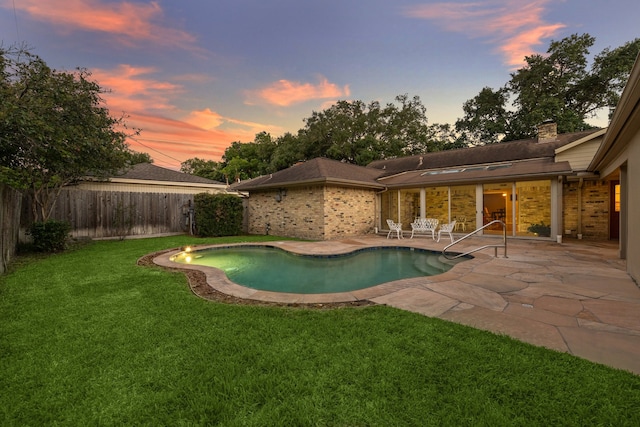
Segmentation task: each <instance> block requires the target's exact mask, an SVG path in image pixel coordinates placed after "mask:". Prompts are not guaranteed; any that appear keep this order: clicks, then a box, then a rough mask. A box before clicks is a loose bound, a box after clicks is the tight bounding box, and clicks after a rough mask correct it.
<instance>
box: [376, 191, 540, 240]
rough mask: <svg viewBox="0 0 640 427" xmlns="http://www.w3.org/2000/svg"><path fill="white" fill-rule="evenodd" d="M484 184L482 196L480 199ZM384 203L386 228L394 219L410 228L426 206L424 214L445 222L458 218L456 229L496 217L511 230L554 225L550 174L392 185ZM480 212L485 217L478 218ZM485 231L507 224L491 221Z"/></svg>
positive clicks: (526, 232)
mask: <svg viewBox="0 0 640 427" xmlns="http://www.w3.org/2000/svg"><path fill="white" fill-rule="evenodd" d="M480 189H481V190H482V200H477V198H476V194H477V191H480ZM421 194H423V197H421ZM380 203H381V215H380V217H381V226H382V228H384V229H386V226H387V225H386V220H387V219H391V220H393V221H396V222H401V223H402V226H403V228H404V229H405V230H408V229H410V224H411V222H413V221H414V220H415V219H416V218H418V217H420V216H422V215H421V212H424V217H425V218H436V219H438V220H439V221H440V223H448V222H450V221H452V220H455V221H456V222H457V224H456V227H455V231H457V232H460V233H461V232H467V233H469V232H471V231H473V230H475V229H477V228H479V227H482V226H483V225H486V224H489V223H490V222H492V221H494V220H500V221H502V222H504V224H505V225H506V228H507V235H509V236H532V237H533V236H539V237H548V236H549V235H550V231H551V181H550V180H540V181H521V182H501V183H491V184H484V185H458V186H451V187H449V186H441V187H424V188H410V189H403V190H390V191H387V192H384V193H382V195H381V197H380ZM480 213H482V215H480ZM480 218H482V223H477V221H479V220H480ZM483 233H484V234H502V233H503V230H502V225H501V224H499V223H497V224H494V225H491V226H490V227H488V228H486V229H484V231H483Z"/></svg>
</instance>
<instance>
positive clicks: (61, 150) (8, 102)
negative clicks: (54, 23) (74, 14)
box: [0, 48, 149, 221]
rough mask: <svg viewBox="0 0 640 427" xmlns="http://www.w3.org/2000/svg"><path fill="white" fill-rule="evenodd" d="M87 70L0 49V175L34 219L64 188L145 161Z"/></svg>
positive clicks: (43, 214)
mask: <svg viewBox="0 0 640 427" xmlns="http://www.w3.org/2000/svg"><path fill="white" fill-rule="evenodd" d="M90 76H91V74H90V73H89V72H88V71H87V70H85V69H77V70H76V71H75V72H73V73H70V72H62V71H56V70H53V69H51V68H50V67H49V66H47V64H46V63H45V61H43V60H42V59H40V58H39V57H38V56H36V55H33V54H31V53H30V52H28V51H27V50H25V49H15V48H10V49H1V48H0V181H2V182H5V183H8V184H10V185H12V186H13V187H15V188H18V189H22V190H25V191H29V192H30V193H31V196H32V210H33V214H34V219H35V220H42V221H44V220H46V219H48V217H49V215H50V213H51V209H52V208H53V204H54V202H55V199H56V198H57V196H58V194H59V193H60V190H61V189H62V187H63V186H65V185H68V184H71V183H73V182H74V181H76V180H78V179H79V178H82V177H84V176H87V175H90V174H91V175H95V176H104V175H106V174H111V173H115V172H116V171H118V170H120V169H121V168H123V167H124V166H125V165H127V164H129V163H131V162H132V161H133V162H140V161H145V160H149V157H148V156H146V159H145V156H143V155H139V154H137V155H136V154H135V153H133V152H131V151H130V150H129V148H128V146H127V144H126V142H125V139H126V137H127V135H126V134H125V133H124V132H123V131H121V130H119V129H124V127H125V124H124V122H123V119H122V118H119V119H118V118H114V117H112V116H111V115H110V114H109V111H108V110H107V108H106V107H104V105H103V102H102V99H101V97H100V94H101V93H102V92H103V91H102V89H101V88H100V86H99V85H98V84H97V83H96V82H93V81H91V80H90Z"/></svg>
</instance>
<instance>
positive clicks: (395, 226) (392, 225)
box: [387, 219, 404, 239]
mask: <svg viewBox="0 0 640 427" xmlns="http://www.w3.org/2000/svg"><path fill="white" fill-rule="evenodd" d="M387 225H389V233H387V239H388V238H389V236H391V233H393V232H394V231H395V232H396V234H397V235H398V239H403V238H404V237H402V223H401V222H393V221H392V220H390V219H388V220H387Z"/></svg>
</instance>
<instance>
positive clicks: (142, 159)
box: [128, 151, 153, 165]
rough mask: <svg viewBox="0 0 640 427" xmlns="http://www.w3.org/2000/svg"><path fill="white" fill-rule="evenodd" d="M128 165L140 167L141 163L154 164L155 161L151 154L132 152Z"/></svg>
mask: <svg viewBox="0 0 640 427" xmlns="http://www.w3.org/2000/svg"><path fill="white" fill-rule="evenodd" d="M128 163H129V164H130V165H138V164H140V163H153V159H152V158H151V156H150V155H149V153H140V152H138V151H131V152H130V153H129V160H128Z"/></svg>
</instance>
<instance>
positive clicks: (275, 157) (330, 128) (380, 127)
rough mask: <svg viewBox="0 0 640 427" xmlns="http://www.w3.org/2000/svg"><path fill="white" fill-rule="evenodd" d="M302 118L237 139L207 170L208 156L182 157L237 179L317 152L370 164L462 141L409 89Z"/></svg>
mask: <svg viewBox="0 0 640 427" xmlns="http://www.w3.org/2000/svg"><path fill="white" fill-rule="evenodd" d="M304 123H305V127H304V128H302V129H300V130H299V131H298V133H297V135H293V134H291V133H286V134H285V135H283V136H281V137H279V138H275V139H274V138H273V137H272V136H271V135H270V134H268V133H266V132H261V133H259V134H257V135H256V137H255V140H254V141H253V142H249V143H242V142H233V143H232V144H231V145H230V146H229V147H228V148H227V150H226V151H225V154H224V156H223V162H221V163H218V164H216V163H215V162H212V163H208V166H209V167H210V169H208V171H205V170H203V169H199V168H198V167H194V165H200V164H202V162H204V161H202V160H200V159H197V158H196V159H189V160H187V161H186V162H184V163H183V164H182V170H183V171H189V172H190V173H193V174H196V175H199V176H206V175H205V174H209V173H215V174H218V173H220V174H222V175H223V176H224V177H225V178H224V179H225V180H226V181H227V182H233V181H236V180H239V179H248V178H254V177H256V176H260V175H264V174H268V173H273V172H276V171H278V170H281V169H285V168H287V167H289V166H292V165H293V164H295V163H297V162H300V161H305V160H309V159H313V158H315V157H327V158H331V159H335V160H340V161H344V162H348V163H353V164H357V165H366V164H369V163H370V162H372V161H373V160H379V159H383V158H390V157H399V156H406V155H411V154H418V153H424V152H427V151H440V150H445V149H449V148H454V147H459V146H461V143H460V141H459V140H457V139H456V135H455V131H454V129H453V128H452V127H450V126H449V125H438V124H435V125H429V124H428V123H427V116H426V108H425V107H424V105H423V104H422V101H421V100H420V98H419V97H417V96H414V97H413V98H410V97H409V96H408V95H406V94H405V95H399V96H397V97H396V98H395V103H388V104H386V105H384V106H383V105H381V104H380V103H379V102H377V101H373V102H370V103H369V104H365V103H364V102H362V101H358V100H356V101H344V100H343V101H338V102H336V103H335V104H334V105H332V106H331V107H329V108H327V109H325V110H323V111H319V112H317V111H314V112H313V113H312V114H311V116H310V117H308V118H306V119H304ZM209 162H211V161H209ZM212 171H215V172H212ZM207 177H208V176H207Z"/></svg>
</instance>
